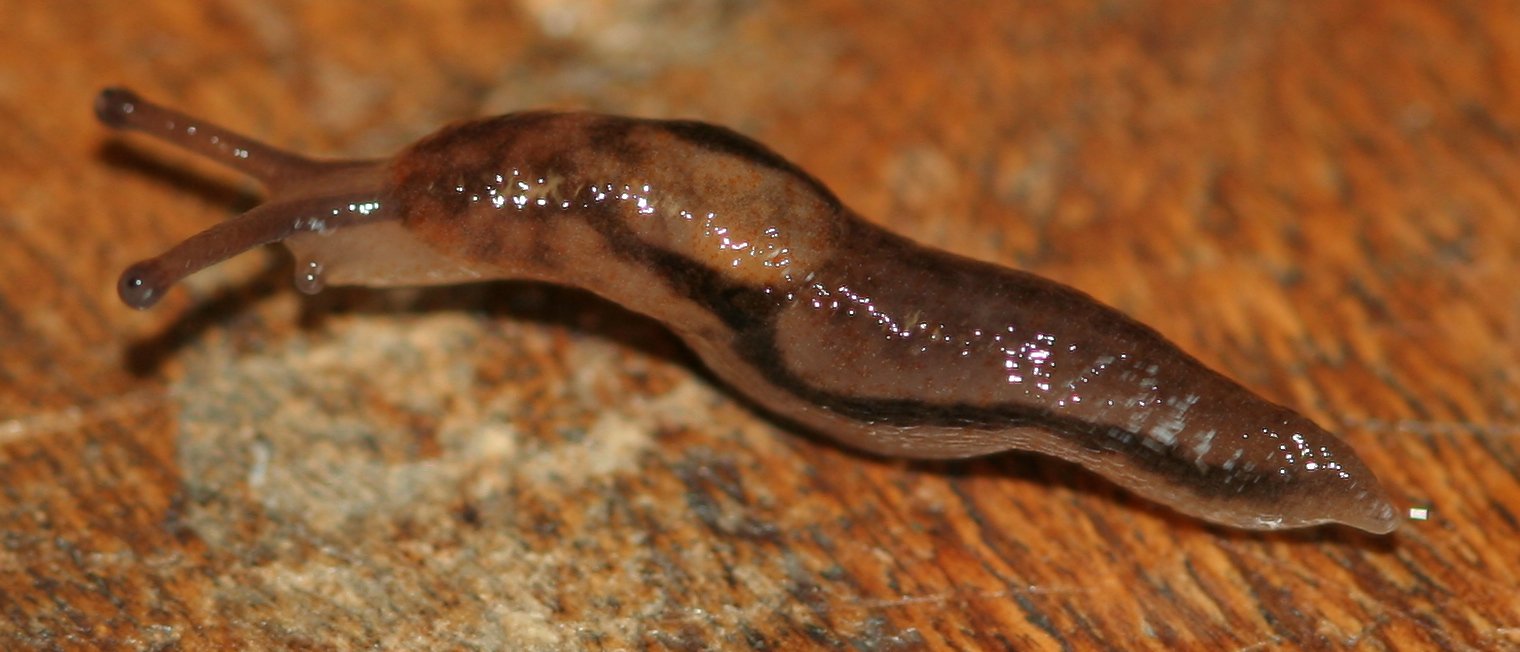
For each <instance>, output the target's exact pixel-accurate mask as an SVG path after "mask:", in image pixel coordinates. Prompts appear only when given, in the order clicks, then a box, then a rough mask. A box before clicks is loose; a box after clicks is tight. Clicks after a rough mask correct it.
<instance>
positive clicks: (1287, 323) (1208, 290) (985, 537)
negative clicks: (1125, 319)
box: [0, 0, 1520, 650]
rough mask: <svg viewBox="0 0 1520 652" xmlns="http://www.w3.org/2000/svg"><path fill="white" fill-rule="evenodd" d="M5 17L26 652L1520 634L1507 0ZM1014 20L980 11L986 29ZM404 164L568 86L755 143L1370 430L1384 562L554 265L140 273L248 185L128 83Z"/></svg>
mask: <svg viewBox="0 0 1520 652" xmlns="http://www.w3.org/2000/svg"><path fill="white" fill-rule="evenodd" d="M780 4H782V3H777V5H776V6H772V4H771V3H740V2H714V3H686V2H674V1H661V0H652V1H651V0H645V1H637V0H583V1H577V2H567V3H561V2H549V1H547V0H524V1H523V2H520V3H517V4H511V3H506V4H499V3H492V2H475V3H471V2H467V1H459V2H429V3H423V2H416V3H391V4H383V3H339V2H331V3H328V2H324V3H300V2H277V3H268V2H228V1H218V2H206V3H184V2H170V1H167V0H159V1H156V2H138V3H131V4H120V3H104V2H101V3H40V2H3V3H0V8H3V11H0V14H3V15H4V16H5V20H4V21H3V22H4V24H3V26H0V166H3V174H0V487H3V491H0V530H3V536H0V647H4V648H7V649H50V648H92V647H119V648H124V649H134V648H135V649H164V648H168V649H173V648H183V649H224V648H226V647H230V646H233V645H241V646H246V647H250V648H268V647H274V648H300V649H355V648H361V647H363V648H368V647H374V648H380V649H406V648H416V649H428V648H440V647H441V648H465V649H468V648H486V649H491V648H500V649H578V648H586V649H609V650H610V649H628V648H635V649H638V648H653V649H664V648H669V649H707V648H732V649H766V650H777V649H806V648H833V649H859V650H896V649H917V648H962V649H965V648H992V649H997V648H1014V649H1060V648H1063V647H1064V648H1068V649H1096V648H1116V649H1144V648H1151V649H1163V648H1167V649H1170V648H1184V649H1236V648H1238V649H1250V650H1260V649H1298V648H1312V649H1424V648H1457V649H1461V648H1477V649H1506V648H1508V649H1517V648H1520V524H1517V513H1520V480H1517V471H1516V469H1517V468H1520V452H1517V447H1516V442H1517V441H1520V348H1517V343H1520V284H1517V282H1516V279H1520V4H1517V3H1515V2H1441V1H1436V0H1432V1H1430V2H1408V1H1403V0H1387V1H1384V0H1376V1H1374V0H1367V1H1365V2H1265V1H1264V2H1235V3H1184V2H1142V3H1122V2H1121V3H1092V4H1089V3H1081V2H1071V1H1065V2H999V3H973V2H966V3H958V2H932V3H931V2H917V1H904V2H898V3H895V4H891V5H882V4H879V3H862V4H860V5H855V4H850V3H845V2H839V1H835V0H828V1H819V2H807V3H784V4H787V5H793V6H792V7H791V8H782V7H781V6H779V5H780ZM983 4H988V5H994V7H987V6H983ZM108 84H125V85H129V86H132V87H135V88H136V89H138V90H139V91H140V92H142V93H143V94H144V95H146V96H148V97H152V98H156V99H158V100H161V101H163V102H165V103H168V104H171V105H174V106H179V107H183V108H185V109H188V110H191V111H193V112H195V113H198V114H203V115H207V116H212V117H214V118H216V119H218V120H219V121H221V122H224V123H226V124H229V125H231V126H234V127H237V128H239V129H242V130H244V131H247V132H249V133H252V134H254V135H257V136H259V137H262V138H264V139H266V140H268V141H270V142H273V143H278V144H281V145H285V146H289V147H292V148H294V149H297V150H300V151H305V152H311V153H317V154H328V155H342V156H355V155H358V156H371V155H385V154H388V153H389V152H390V151H392V150H394V149H396V148H398V147H400V146H402V145H403V144H405V143H407V142H409V141H411V140H413V139H415V138H417V137H419V136H421V135H424V134H425V133H427V132H429V131H431V130H432V129H433V128H435V127H437V126H438V125H440V124H442V123H444V122H447V121H449V120H452V119H457V118H462V117H470V116H476V115H484V114H494V113H501V112H505V111H508V110H513V109H519V108H529V107H542V106H563V107H584V108H593V109H599V110H605V111H614V112H620V113H631V114H639V115H648V116H681V117H696V118H701V119H705V120H708V121H712V122H718V123H723V124H727V125H730V126H733V127H735V128H737V129H739V130H741V131H744V132H746V133H748V134H750V135H752V136H755V137H757V138H759V139H760V140H762V141H765V142H767V143H769V144H771V145H772V146H774V147H775V148H777V149H778V150H779V151H781V152H783V153H784V154H785V155H787V156H789V157H791V158H793V159H794V160H796V161H798V162H799V163H800V164H801V165H803V167H805V168H807V169H809V170H811V171H812V172H814V173H815V174H817V175H818V176H819V177H821V178H822V179H823V180H824V181H825V182H826V183H828V184H829V185H830V186H832V187H833V188H834V189H835V190H836V191H837V192H838V193H839V194H840V196H841V197H843V198H844V199H845V201H846V202H848V203H849V204H851V205H853V206H854V207H856V208H857V209H859V210H860V211H861V212H862V213H863V214H865V215H867V216H870V217H872V218H873V219H875V220H877V221H879V222H881V223H883V224H885V225H888V226H889V227H891V228H894V229H896V230H899V231H901V232H904V233H907V234H909V235H911V236H913V237H915V238H918V239H920V240H924V241H927V242H930V243H933V244H936V245H939V246H943V247H946V248H949V249H951V250H954V251H958V252H961V253H965V254H968V255H971V256H975V257H979V258H984V259H989V260H995V261H999V262H1002V263H1005V264H1009V265H1014V266H1018V267H1022V268H1026V269H1030V270H1033V271H1036V272H1038V273H1041V274H1044V275H1047V276H1050V277H1053V278H1056V279H1059V280H1062V281H1065V282H1068V283H1071V284H1073V285H1076V286H1078V287H1081V288H1083V289H1085V290H1087V291H1089V292H1091V293H1093V294H1095V295H1096V296H1098V297H1100V298H1101V299H1103V300H1105V301H1108V302H1110V303H1112V304H1114V305H1116V306H1118V307H1120V308H1122V309H1124V310H1126V311H1128V312H1130V313H1131V314H1133V315H1135V316H1137V317H1139V318H1140V319H1142V320H1143V321H1146V322H1148V323H1150V324H1152V325H1154V326H1155V327H1157V328H1158V329H1160V330H1161V331H1162V332H1164V333H1166V334H1168V335H1169V336H1171V337H1172V338H1174V339H1175V340H1177V341H1178V342H1179V343H1180V344H1181V345H1182V346H1183V347H1184V348H1186V349H1188V350H1190V351H1192V352H1194V353H1196V354H1197V355H1198V356H1199V357H1201V358H1203V359H1204V360H1205V361H1207V362H1208V363H1210V364H1211V365H1214V366H1216V367H1218V368H1220V369H1222V370H1224V371H1225V372H1227V373H1228V374H1230V375H1231V376H1233V377H1235V378H1237V379H1239V380H1241V381H1242V382H1244V383H1245V384H1246V385H1248V386H1250V387H1252V388H1253V389H1256V390H1257V391H1259V392H1261V393H1262V394H1264V395H1266V396H1268V397H1270V398H1273V399H1275V400H1278V401H1281V402H1285V403H1287V404H1290V405H1292V406H1295V407H1296V408H1298V409H1300V410H1302V411H1303V412H1305V413H1307V414H1308V415H1310V416H1311V417H1312V418H1314V419H1316V420H1317V421H1319V422H1321V423H1323V424H1325V425H1326V426H1328V427H1330V429H1332V430H1334V431H1337V432H1339V433H1341V434H1342V436H1343V437H1344V438H1345V439H1347V440H1349V441H1350V442H1351V443H1352V444H1353V445H1354V446H1355V447H1356V449H1357V450H1358V451H1360V452H1361V454H1362V456H1363V457H1364V458H1365V459H1366V460H1367V461H1368V463H1369V464H1370V465H1371V466H1372V467H1373V468H1374V469H1375V470H1376V471H1377V472H1378V474H1379V475H1380V476H1381V478H1382V479H1383V481H1384V483H1385V484H1386V485H1387V486H1388V487H1389V488H1390V490H1391V491H1392V493H1393V494H1394V496H1395V497H1396V499H1397V501H1398V504H1399V506H1400V508H1401V509H1404V508H1408V507H1411V506H1419V507H1429V508H1430V509H1431V518H1430V520H1428V521H1424V522H1410V523H1406V525H1405V527H1404V528H1403V529H1402V530H1400V531H1399V532H1398V533H1397V534H1395V535H1393V536H1390V537H1385V538H1375V537H1367V536H1360V535H1358V534H1357V533H1354V532H1350V531H1347V530H1343V529H1333V528H1331V529H1320V530H1314V531H1309V532H1301V533H1290V534H1281V535H1262V534H1251V533H1242V532H1234V531H1227V530H1222V529H1218V528H1214V527H1209V526H1205V525H1201V524H1199V523H1197V522H1195V521H1191V520H1189V519H1186V518H1182V517H1178V516H1175V515H1173V514H1171V513H1169V512H1167V511H1165V510H1164V509H1161V508H1158V507H1155V506H1152V505H1150V504H1147V503H1144V502H1142V501H1139V500H1136V499H1134V498H1132V497H1130V496H1128V495H1126V494H1124V493H1122V492H1120V491H1118V490H1116V489H1114V488H1112V487H1111V486H1109V485H1107V484H1105V483H1104V482H1102V481H1100V480H1098V479H1096V478H1095V477H1093V476H1091V475H1089V474H1087V473H1084V472H1080V471H1078V470H1077V469H1075V468H1074V467H1071V466H1068V465H1065V464H1060V463H1056V462H1052V461H1050V460H1046V459H1042V458H1035V457H1030V456H1021V455H1009V456H1003V457H999V458H994V459H988V460H981V461H972V462H964V463H953V464H909V463H902V462H896V461H890V460H880V459H872V458H869V457H864V456H860V455H856V454H853V453H850V452H848V451H844V450H840V449H838V448H835V447H832V446H830V445H828V444H826V443H824V442H822V441H819V440H816V439H813V438H811V437H808V436H806V435H804V434H801V433H797V432H794V431H791V430H788V429H786V428H785V427H783V426H780V425H777V424H775V423H773V422H771V421H769V420H767V419H766V418H764V417H762V416H759V415H757V414H756V413H755V412H753V411H752V410H751V409H749V407H748V406H746V405H744V404H742V403H740V402H738V401H736V400H735V399H734V397H733V396H732V395H731V394H730V393H728V392H727V391H725V390H724V389H723V388H722V387H720V386H717V385H716V384H715V383H714V382H713V380H712V379H711V377H710V376H709V375H707V374H706V373H705V372H704V371H703V370H702V369H701V368H700V366H699V365H698V364H696V363H695V362H694V360H693V358H692V356H691V355H690V354H689V353H687V352H686V351H684V350H683V349H682V348H681V347H680V345H679V344H678V343H677V342H676V341H675V340H674V338H673V337H672V336H670V335H668V334H667V333H665V332H664V331H663V330H661V329H660V328H659V327H658V326H657V325H656V324H653V323H651V322H648V321H646V320H643V319H641V318H638V317H636V316H634V315H632V313H628V312H625V311H624V310H622V309H620V308H617V307H615V306H610V305H607V304H605V303H602V302H599V301H597V300H595V299H593V298H591V297H589V296H587V295H583V294H579V293H575V292H569V291H564V290H560V289H556V288H551V287H545V286H535V285H526V284H495V285H487V286H479V287H470V288H459V289H449V290H432V291H425V292H417V291H401V292H368V291H360V290H338V291H329V292H328V293H325V294H324V295H321V296H317V297H314V298H307V297H303V296H301V295H299V294H297V293H296V292H295V291H294V290H293V289H292V288H291V285H290V281H289V275H290V263H289V259H288V257H287V256H286V255H285V254H284V253H283V252H282V251H278V250H274V249H271V250H269V251H267V252H259V253H256V254H253V255H248V256H244V257H242V258H240V259H237V260H235V261H233V262H230V263H228V264H225V265H223V266H220V267H218V268H216V269H214V270H212V271H210V272H208V273H205V274H202V275H200V276H198V277H196V278H195V279H194V280H193V281H192V282H190V283H189V284H188V285H187V286H186V287H184V288H181V289H177V290H176V291H175V292H174V293H172V294H171V295H170V296H169V297H168V298H167V299H166V300H165V301H164V302H163V304H162V305H160V306H159V307H158V308H156V309H154V310H152V311H149V312H141V313H139V312H134V311H131V310H129V309H127V308H125V307H123V306H122V305H121V304H120V303H119V302H118V301H117V300H116V297H115V295H114V289H113V283H114V281H115V278H116V275H117V274H118V273H119V271H120V270H121V269H122V267H123V266H125V265H127V264H128V263H130V262H132V261H134V260H137V259H140V258H143V257H146V256H149V255H152V254H156V253H158V252H159V251H161V250H163V249H164V248H165V247H167V246H168V245H170V244H172V243H174V242H176V241H178V240H179V239H180V238H183V237H185V236H187V235H189V234H191V233H193V232H195V231H197V230H199V229H201V228H204V227H205V226H207V225H209V224H212V223H214V222H215V221H216V220H218V219H222V218H225V217H227V216H228V215H231V214H234V213H236V212H238V211H241V210H244V209H246V208H247V207H249V206H250V205H251V204H252V203H253V202H254V201H255V196H254V195H253V194H252V186H250V185H249V184H248V182H246V181H244V180H242V179H239V178H237V177H235V176H232V175H229V174H226V173H224V172H219V171H217V170H215V169H212V168H209V167H207V166H204V165H200V164H197V163H195V162H192V161H189V160H188V159H186V158H185V157H183V156H180V155H178V154H175V153H172V152H168V151H166V150H164V149H162V148H156V147H152V146H149V145H147V144H145V143H143V142H141V141H137V140H132V139H122V138H118V137H114V136H113V135H112V134H110V133H108V132H107V131H106V130H104V129H102V128H100V127H99V126H97V125H96V124H95V123H94V121H93V118H92V116H91V114H90V111H89V106H90V102H91V98H92V96H93V95H94V93H95V92H96V91H97V90H98V89H99V88H101V87H102V86H105V85H108Z"/></svg>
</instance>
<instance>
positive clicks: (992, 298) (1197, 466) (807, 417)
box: [95, 88, 1398, 534]
mask: <svg viewBox="0 0 1520 652" xmlns="http://www.w3.org/2000/svg"><path fill="white" fill-rule="evenodd" d="M95 112H96V115H97V116H98V117H99V119H100V120H101V122H103V123H104V124H106V125H108V126H110V127H113V128H116V129H129V130H135V131H140V132H143V133H146V134H148V135H150V136H152V137H154V138H156V139H158V140H161V141H164V142H166V143H169V144H172V145H176V146H178V147H181V148H184V149H186V150H189V151H191V152H194V153H197V154H200V155H203V156H205V157H207V158H210V159H212V160H215V161H217V162H220V163H222V164H225V165H227V166H229V167H231V168H232V169H234V170H236V171H239V172H242V173H245V174H247V175H249V176H252V177H254V178H255V179H257V180H258V181H259V182H261V184H262V185H263V186H264V187H265V189H266V190H267V192H268V201H267V202H266V203H264V204H261V205H259V206H257V207H255V208H253V209H252V210H249V211H248V212H247V213H244V214H242V215H240V216H238V217H236V218H233V219H231V220H228V221H225V222H222V223H219V224H217V225H215V226H213V227H211V228H209V229H207V230H205V231H203V232H201V233H199V234H197V235H195V236H193V237H191V238H189V239H188V240H185V241H184V242H182V243H180V244H179V245H177V246H175V247H173V248H172V249H170V250H169V251H168V252H166V253H164V254H163V255H161V256H158V257H156V258H151V259H148V260H146V261H143V262H140V263H137V264H135V265H132V266H131V267H129V268H128V269H127V270H126V271H125V272H124V273H123V274H122V276H121V279H120V282H119V285H118V290H119V293H120V295H121V298H122V300H123V301H124V302H126V303H127V304H128V305H130V306H132V307H135V308H147V307H149V306H151V305H153V304H154V303H155V302H157V301H158V300H159V299H160V298H162V297H163V294H164V292H165V291H166V290H167V289H168V288H169V287H170V286H172V285H173V284H174V283H175V282H176V281H178V280H180V279H181V278H184V277H185V276H187V275H189V274H192V273H194V272H196V271H197V270H200V269H202V268H205V267H207V266H209V265H212V264H215V263H217V262H219V261H222V260H225V259H227V258H229V257H231V256H234V255H236V254H238V253H241V252H244V251H247V250H249V249H251V248H254V247H257V246H259V245H263V244H267V243H273V242H283V243H284V244H285V245H286V246H287V247H289V248H290V250H291V251H292V252H293V253H294V255H295V259H296V261H297V268H296V270H295V276H296V278H295V281H296V285H297V286H298V287H299V288H300V289H301V290H302V291H304V292H308V293H311V292H316V291H318V290H320V289H321V288H322V287H323V286H325V285H329V284H359V285H368V286H402V285H406V286H416V285H433V284H444V283H459V282H466V281H477V280H486V279H508V278H510V279H535V280H540V281H548V282H552V283H558V284H563V285H568V286H574V287H578V288H583V289H586V290H589V291H591V292H593V293H596V294H598V295H601V296H602V297H605V298H607V299H609V300H611V301H614V302H616V303H618V304H621V305H623V306H625V307H628V308H630V309H632V310H635V311H638V312H641V313H644V314H647V315H649V316H651V317H653V318H655V319H657V320H659V321H660V322H662V323H664V324H665V325H666V326H668V327H669V328H670V329H671V330H672V331H674V332H675V333H676V334H677V335H678V336H679V337H680V338H681V339H682V340H683V341H685V343H686V344H687V345H689V346H690V347H691V349H692V350H693V351H695V352H696V354H697V355H698V356H699V357H700V358H701V359H702V360H703V362H705V363H706V364H707V365H708V366H709V367H711V369H712V371H713V372H714V373H716V374H717V375H718V376H719V377H721V378H722V379H723V380H724V381H726V382H727V383H728V384H729V385H730V386H731V387H732V388H733V389H734V390H736V391H739V392H742V393H743V394H745V395H746V396H748V397H749V398H751V399H753V400H754V401H755V402H756V403H757V404H759V405H760V406H761V407H763V408H764V409H768V410H770V411H773V412H774V413H776V414H777V415H780V416H782V417H784V418H787V419H790V420H791V421H793V422H796V423H798V424H801V425H802V426H804V427H807V428H811V429H814V430H816V431H818V432H820V433H823V434H826V435H828V436H830V437H832V438H834V439H836V440H838V441H839V442H842V443H843V444H845V445H847V446H850V447H853V448H856V449H861V450H864V451H868V452H871V453H875V454H880V455H885V456H896V457H905V458H918V459H931V458H964V457H971V456H978V455H986V454H990V453H997V452H1000V451H1009V450H1022V451H1033V452H1037V453H1043V454H1046V455H1052V456H1056V457H1059V458H1064V459H1066V460H1070V461H1072V462H1075V463H1077V464H1079V465H1081V466H1082V467H1085V468H1087V469H1089V470H1091V471H1094V472H1096V473H1098V474H1100V475H1102V476H1104V477H1106V478H1108V479H1109V480H1111V481H1113V482H1114V483H1116V484H1118V485H1120V486H1122V487H1124V488H1126V489H1128V490H1130V491H1132V492H1134V493H1136V494H1138V495H1140V496H1143V497H1145V498H1147V499H1150V500H1152V501H1155V502H1158V503H1161V504H1164V505H1167V506H1169V507H1171V508H1173V509H1175V510H1176V511H1178V512H1182V513H1184V514H1188V515H1191V516H1194V517H1197V518H1200V519H1203V520H1206V521H1210V522H1213V523H1218V524H1222V525H1226V526H1233V527H1238V528H1246V529H1259V530H1275V529H1284V528H1297V527H1305V526H1312V525H1317V524H1323V523H1341V524H1345V525H1350V526H1353V527H1356V528H1361V529H1363V530H1366V531H1368V532H1372V533H1378V534H1382V533H1388V532H1391V531H1393V530H1394V528H1395V527H1397V525H1398V522H1397V519H1396V518H1395V516H1394V509H1393V507H1392V505H1391V504H1390V502H1389V500H1388V497H1387V496H1386V494H1385V493H1384V492H1383V489H1382V487H1381V486H1380V485H1379V483H1378V480H1377V478H1376V477H1375V476H1374V475H1373V474H1372V472H1371V471H1370V470H1369V469H1368V468H1367V466H1366V465H1365V464H1364V463H1363V462H1362V461H1361V460H1360V459H1359V458H1358V457H1357V456H1356V454H1355V453H1354V452H1353V451H1352V450H1351V448H1350V447H1348V446H1347V445H1346V444H1345V443H1344V442H1342V441H1340V440H1339V439H1337V438H1336V437H1335V436H1334V435H1332V434H1330V433H1328V432H1326V431H1325V430H1323V429H1321V428H1320V427H1319V426H1317V425H1315V424H1314V423H1313V422H1311V421H1310V420H1309V419H1307V418H1305V417H1303V416H1301V415H1299V414H1297V413H1295V412H1294V411H1292V410H1290V409H1288V408H1286V407H1283V406H1280V405H1276V404H1274V403H1271V402H1269V401H1267V400H1265V399H1263V398H1261V397H1258V396H1257V395H1255V394H1253V393H1252V392H1250V391H1249V390H1247V389H1245V388H1244V387H1242V386H1240V385H1239V384H1237V383H1235V382H1233V381H1231V380H1229V379H1228V378H1225V377H1224V376H1222V375H1220V374H1219V373H1217V372H1215V371H1212V370H1210V369H1208V368H1207V367H1205V366H1204V365H1203V364H1202V363H1200V362H1199V361H1198V360H1197V359H1195V358H1193V357H1192V356H1190V355H1188V354H1187V353H1185V352H1183V351H1182V350H1181V349H1179V348H1178V347H1177V346H1176V345H1174V344H1172V343H1171V342H1169V341H1168V340H1167V339H1165V338H1164V337H1163V336H1161V335H1160V334H1158V333H1157V332H1156V331H1154V330H1152V329H1151V328H1149V327H1147V326H1145V325H1143V324H1141V323H1139V322H1137V321H1135V320H1133V319H1131V318H1129V317H1127V316H1125V315H1123V314H1121V313H1120V312H1118V311H1117V310H1114V309H1112V308H1109V307H1107V306H1105V305H1103V304H1101V303H1099V302H1098V301H1097V300H1095V299H1093V298H1091V297H1089V296H1087V295H1086V294H1083V293H1082V292H1080V291H1077V290H1075V289H1072V288H1070V287H1067V286H1065V285H1061V284H1059V283H1056V282H1054V281H1050V280H1047V279H1044V278H1041V277H1038V276H1035V275H1032V274H1029V273H1025V272H1020V271H1015V270H1012V269H1008V268H1005V267H1000V266H997V265H993V264H989V263H985V262H979V261H976V260H972V259H969V258H964V257H961V256H958V255H955V254H951V253H947V252H944V251H939V250H935V249H932V248H928V247H925V246H922V245H919V244H916V243H914V242H912V241H910V240H908V239H906V238H904V237H902V236H899V235H896V234H894V233H890V232H888V231H886V230H884V229H882V228H880V227H878V226H875V225H873V224H871V223H870V222H867V221H865V220H864V219H862V218H861V217H859V216H858V215H856V214H855V213H854V212H852V211H851V210H850V209H849V208H848V207H846V206H845V205H844V204H843V203H841V202H840V200H839V199H838V198H837V197H835V196H834V194H833V193H832V192H831V191H830V190H829V189H828V188H826V187H825V186H824V185H823V184H822V183H821V182H819V181H818V180H817V179H815V178H814V177H813V176H811V175H809V174H808V173H807V172H804V171H803V170H802V169H800V168H799V167H798V166H796V165H794V164H793V163H791V162H789V161H788V160H786V159H784V158H782V157H781V156H780V155H778V154H776V153H775V152H773V151H771V150H770V149H767V148H766V147H765V146H763V145H761V144H759V143H757V142H755V141H753V140H751V139H749V138H746V137H744V136H742V135H739V134H738V133H735V132H733V131H730V130H728V129H724V128H722V127H717V126H713V125H709V124H704V123H701V122H691V121H682V120H649V119H638V118H629V117H619V116H612V115H598V114H591V113H553V112H526V113H513V114H509V115H505V116H500V117H495V118H488V119H481V120H474V121H466V122H461V123H457V124H453V125H451V126H448V127H445V128H443V129H441V130H440V131H438V132H436V133H434V134H432V135H430V136H428V137H426V138H423V139H422V140H421V141H419V142H417V143H415V144H413V145H411V146H410V147H408V148H406V149H405V150H403V151H402V152H400V153H399V154H397V155H396V156H394V157H393V158H391V159H388V160H361V161H321V160H314V159H309V158H305V157H302V156H298V155H295V154H291V153H287V152H284V151H281V150H278V149H275V148H272V147H270V146H268V145H265V144H262V143H259V142H256V141H254V140H252V139H250V138H247V137H245V136H242V135H239V134H236V133H233V132H231V131H229V130H227V129H224V128H222V127H219V126H216V125H214V124H212V123H209V122H206V121H204V120H200V119H198V118H193V117H190V116H188V115H185V114H183V113H180V112H177V111H174V110H171V109H167V108H164V107H161V106H158V105H155V104H152V103H149V102H147V101H144V100H142V99H140V98H139V97H138V96H137V95H135V94H133V93H132V92H130V91H127V90H123V89H114V88H113V89H107V90H104V91H102V92H101V93H100V95H99V97H98V98H97V99H96V101H95Z"/></svg>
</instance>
